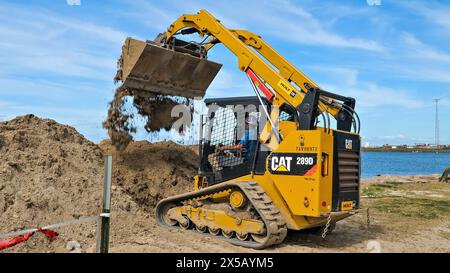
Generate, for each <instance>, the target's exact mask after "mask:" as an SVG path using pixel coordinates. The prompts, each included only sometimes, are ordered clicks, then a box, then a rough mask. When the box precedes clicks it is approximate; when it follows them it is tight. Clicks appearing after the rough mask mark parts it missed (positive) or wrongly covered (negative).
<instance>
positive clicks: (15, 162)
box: [0, 115, 450, 252]
mask: <svg viewBox="0 0 450 273" xmlns="http://www.w3.org/2000/svg"><path fill="white" fill-rule="evenodd" d="M102 154H112V155H113V158H114V162H113V166H114V175H113V176H114V178H113V192H112V219H111V238H110V242H111V244H110V250H111V251H112V252H450V183H439V182H438V177H439V176H438V175H417V176H404V177H396V176H381V177H375V178H373V179H369V180H364V181H362V187H361V188H362V192H361V196H362V201H361V202H362V206H363V207H365V208H370V222H371V225H370V227H368V226H367V216H366V214H365V213H360V214H357V215H355V216H352V217H350V218H347V219H345V220H343V221H341V222H339V223H338V224H337V227H336V230H335V231H334V232H333V233H332V234H330V235H329V236H327V237H326V238H325V239H322V238H321V237H320V236H316V235H308V234H305V233H302V232H294V231H290V232H289V233H288V237H287V238H286V240H285V242H284V243H282V244H280V245H277V246H273V247H271V248H268V249H265V250H262V251H256V250H252V249H246V248H243V247H238V246H233V245H231V244H229V243H226V242H223V241H220V240H218V239H215V238H210V237H204V236H202V235H200V234H197V233H194V232H190V231H177V230H168V229H165V228H161V227H159V226H158V225H157V224H156V222H155V219H154V216H153V215H154V205H155V204H156V203H157V202H158V201H159V200H160V199H161V198H164V197H167V196H170V195H174V194H177V193H181V192H186V191H189V190H191V188H192V177H193V176H194V175H195V174H196V168H197V167H196V164H197V160H198V157H197V155H196V152H195V149H192V147H186V146H180V145H177V144H174V143H172V142H160V143H149V142H146V141H139V142H132V143H130V145H128V146H127V148H126V149H125V150H124V151H121V152H120V153H119V152H117V151H116V150H115V148H114V146H113V145H112V144H111V142H109V141H104V142H102V143H100V144H99V145H96V144H94V143H92V142H90V141H88V140H86V139H85V138H84V137H83V136H82V135H80V134H79V133H78V132H76V130H75V129H74V128H72V127H70V126H66V125H61V124H58V123H56V122H55V121H52V120H48V119H40V118H38V117H35V116H33V115H27V116H23V117H18V118H16V119H14V120H11V121H8V122H0V233H3V232H10V231H14V230H22V229H24V228H30V227H36V226H42V225H47V224H53V223H58V222H62V221H67V220H72V219H77V218H78V217H80V216H88V215H95V214H98V213H100V210H101V194H102V180H103V179H102V178H103V160H102ZM56 231H57V232H59V233H60V236H59V237H58V238H57V239H56V240H55V241H53V242H49V241H48V240H47V239H46V238H45V237H44V236H43V235H42V234H38V235H35V236H33V237H32V238H31V239H30V240H29V241H27V242H26V243H23V244H20V245H17V246H15V247H13V248H10V249H8V250H6V251H5V252H68V251H70V249H67V245H68V243H69V242H70V241H76V242H78V243H79V244H80V249H79V250H80V251H81V252H93V251H94V249H95V241H96V240H95V234H96V226H95V223H87V224H82V225H72V226H68V227H62V228H58V229H57V230H56Z"/></svg>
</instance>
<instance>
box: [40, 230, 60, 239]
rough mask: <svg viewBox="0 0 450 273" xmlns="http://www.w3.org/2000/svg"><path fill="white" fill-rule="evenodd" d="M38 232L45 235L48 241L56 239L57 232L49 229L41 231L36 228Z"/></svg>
mask: <svg viewBox="0 0 450 273" xmlns="http://www.w3.org/2000/svg"><path fill="white" fill-rule="evenodd" d="M38 232H40V233H43V234H45V236H47V238H48V239H49V240H50V241H53V240H55V239H56V237H58V235H59V234H58V232H56V231H53V230H51V229H42V228H38Z"/></svg>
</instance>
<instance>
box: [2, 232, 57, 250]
mask: <svg viewBox="0 0 450 273" xmlns="http://www.w3.org/2000/svg"><path fill="white" fill-rule="evenodd" d="M37 232H40V233H42V234H44V235H45V236H47V238H48V239H49V240H50V241H53V240H55V239H56V237H58V235H59V234H58V232H56V231H53V230H51V229H42V228H38V230H37ZM35 233H36V232H35V231H33V232H30V233H27V234H24V235H22V236H17V237H14V238H11V239H9V240H0V251H1V250H4V249H7V248H10V247H13V246H15V245H17V244H20V243H23V242H25V241H27V240H28V239H30V237H31V236H33V235H34V234H35Z"/></svg>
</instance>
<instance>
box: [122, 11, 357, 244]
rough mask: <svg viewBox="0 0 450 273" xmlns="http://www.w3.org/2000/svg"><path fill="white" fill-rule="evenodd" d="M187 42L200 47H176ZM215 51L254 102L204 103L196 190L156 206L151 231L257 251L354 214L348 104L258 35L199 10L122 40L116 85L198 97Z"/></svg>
mask: <svg viewBox="0 0 450 273" xmlns="http://www.w3.org/2000/svg"><path fill="white" fill-rule="evenodd" d="M186 34H190V35H192V34H198V35H199V36H200V37H202V38H204V39H203V42H201V43H196V42H186V41H183V40H181V39H178V38H177V37H179V36H180V35H186ZM219 43H222V44H223V45H224V46H225V47H226V48H227V49H228V50H230V51H231V52H232V53H234V54H235V55H236V57H237V61H238V67H239V69H240V70H242V71H243V72H245V73H246V74H247V76H248V78H249V83H250V85H251V86H252V88H253V90H254V92H255V96H252V97H237V98H222V99H206V100H205V103H206V105H207V106H208V109H209V111H208V114H207V115H204V116H202V118H201V122H200V123H201V124H200V125H201V128H200V135H201V139H200V143H199V155H200V162H199V173H198V175H197V176H196V177H195V178H194V191H192V192H188V193H184V194H181V195H177V196H173V197H169V198H166V199H163V200H161V201H160V202H159V203H158V205H157V207H156V218H157V221H158V223H159V224H160V225H162V226H165V227H170V228H180V229H186V230H193V231H197V232H200V233H204V234H205V235H209V236H214V237H217V238H221V239H223V240H226V241H229V242H231V243H233V244H237V245H241V246H245V247H251V248H256V249H261V248H265V247H268V246H270V245H274V244H279V243H281V242H282V241H283V240H284V238H285V237H286V234H287V232H288V230H310V231H313V232H319V233H320V234H322V235H326V233H327V232H330V231H331V230H332V229H333V227H334V225H335V223H336V222H337V221H339V220H341V219H344V218H346V217H348V216H350V215H352V214H354V213H356V212H358V211H359V207H360V198H359V188H360V136H359V127H360V125H359V118H358V116H357V114H356V112H355V111H354V108H355V100H354V99H353V98H349V97H344V96H340V95H337V94H333V93H330V92H327V91H324V90H321V89H320V87H319V86H318V85H317V84H315V83H314V82H313V81H312V80H310V79H309V78H308V77H307V76H306V75H304V74H303V73H302V72H301V71H300V70H299V69H298V68H296V67H295V66H294V65H292V64H291V63H290V62H289V61H288V60H286V59H285V58H284V57H283V56H281V55H280V54H279V53H278V52H276V51H275V50H274V49H273V48H272V47H271V46H270V45H268V44H267V43H266V42H265V41H264V40H263V39H262V38H261V37H260V36H258V35H256V34H254V33H252V32H250V31H247V30H237V29H228V28H226V27H225V26H224V25H222V24H221V22H220V21H219V20H217V19H216V18H214V17H213V16H212V15H211V14H210V13H208V12H207V11H205V10H201V11H200V12H199V13H197V14H185V15H182V16H181V17H180V18H178V19H177V20H176V21H175V22H173V24H172V25H170V26H169V28H168V30H167V31H166V32H165V33H162V34H160V35H158V37H157V38H156V39H155V40H154V41H145V42H144V41H139V40H135V39H132V38H128V39H127V40H126V42H125V45H124V46H123V51H122V56H121V59H120V68H121V69H120V70H119V72H118V75H117V79H118V80H120V81H121V82H122V85H123V87H124V88H129V89H133V90H135V91H136V92H150V93H154V94H162V95H173V96H182V97H189V98H192V97H203V96H204V94H205V92H206V89H207V88H208V86H209V85H210V83H211V82H212V80H213V79H214V77H215V76H216V74H217V73H218V71H219V70H220V68H221V65H220V64H217V63H214V62H211V61H209V60H207V54H208V52H209V50H211V49H212V48H213V47H214V45H216V44H219ZM331 118H334V119H335V122H333V123H334V124H335V126H333V127H336V128H331V124H332V122H331ZM319 121H320V125H322V126H318V125H319Z"/></svg>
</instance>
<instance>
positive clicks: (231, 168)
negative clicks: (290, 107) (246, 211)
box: [199, 96, 270, 185]
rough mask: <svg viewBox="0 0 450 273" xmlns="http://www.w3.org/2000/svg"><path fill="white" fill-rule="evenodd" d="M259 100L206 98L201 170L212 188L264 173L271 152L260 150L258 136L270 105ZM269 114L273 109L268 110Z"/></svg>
mask: <svg viewBox="0 0 450 273" xmlns="http://www.w3.org/2000/svg"><path fill="white" fill-rule="evenodd" d="M263 103H264V104H265V106H262V105H261V103H260V101H259V99H258V97H256V96H249V97H233V98H215V99H205V104H206V106H207V107H208V115H204V116H202V117H201V122H200V123H201V128H200V132H201V137H200V143H199V154H200V169H199V174H200V175H202V176H204V177H205V178H206V179H207V181H208V184H209V185H213V184H217V183H220V182H222V181H226V180H230V179H233V178H237V177H240V176H243V175H246V174H250V173H251V172H254V173H261V174H263V173H264V171H265V159H266V157H267V155H268V152H262V151H260V150H261V149H260V144H259V133H260V131H261V130H262V127H261V126H264V125H265V116H264V110H263V109H262V108H261V107H267V108H270V103H269V102H268V101H267V100H266V99H263ZM267 111H269V112H270V109H267Z"/></svg>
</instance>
